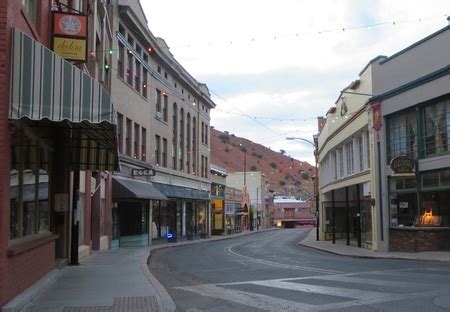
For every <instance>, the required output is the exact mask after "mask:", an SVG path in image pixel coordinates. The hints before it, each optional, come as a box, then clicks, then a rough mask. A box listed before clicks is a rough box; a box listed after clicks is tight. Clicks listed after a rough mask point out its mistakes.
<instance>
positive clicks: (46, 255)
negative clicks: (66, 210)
mask: <svg viewBox="0 0 450 312" xmlns="http://www.w3.org/2000/svg"><path fill="white" fill-rule="evenodd" d="M50 5H51V1H50V0H42V1H39V5H38V8H39V10H40V11H39V13H38V20H37V25H36V26H33V25H31V24H30V22H29V20H28V19H27V17H26V15H25V14H24V12H22V4H21V0H8V1H4V0H2V1H0V81H1V83H0V307H1V306H3V305H4V304H5V303H6V302H8V301H9V300H10V299H11V298H12V297H14V296H15V295H17V294H18V293H19V292H20V291H22V290H23V289H25V288H27V287H29V286H30V285H32V284H33V283H34V282H36V280H37V279H38V278H40V277H42V276H43V275H44V274H45V273H46V272H48V271H49V270H50V267H52V266H53V265H54V245H53V244H48V246H47V245H46V246H45V247H44V246H43V247H40V248H36V249H34V250H33V252H30V253H28V252H26V253H23V254H22V255H21V256H20V257H19V256H18V257H8V256H7V248H8V240H9V217H10V213H9V171H10V168H9V164H10V147H9V146H10V143H9V130H8V112H9V80H10V78H9V76H10V59H11V51H10V40H11V29H12V28H13V27H16V28H19V29H20V30H21V31H23V32H25V33H27V34H29V35H31V36H32V37H34V38H35V39H37V40H39V41H43V43H44V44H45V45H47V46H48V45H49V42H50V36H49V31H50V29H49V27H50V20H51V19H50V17H49V12H50ZM42 38H43V39H42ZM50 246H52V247H50Z"/></svg>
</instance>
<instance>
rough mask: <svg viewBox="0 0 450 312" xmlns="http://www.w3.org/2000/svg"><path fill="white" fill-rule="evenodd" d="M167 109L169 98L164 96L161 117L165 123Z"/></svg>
mask: <svg viewBox="0 0 450 312" xmlns="http://www.w3.org/2000/svg"><path fill="white" fill-rule="evenodd" d="M168 107H169V96H168V95H167V94H164V104H163V107H162V117H163V120H164V121H165V122H167V108H168Z"/></svg>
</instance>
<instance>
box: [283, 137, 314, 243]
mask: <svg viewBox="0 0 450 312" xmlns="http://www.w3.org/2000/svg"><path fill="white" fill-rule="evenodd" d="M318 139H319V137H318V135H314V142H312V141H310V140H307V139H304V138H299V137H287V138H286V140H291V141H294V140H298V141H302V142H305V143H308V144H310V145H312V146H313V147H314V160H315V162H316V164H315V165H316V179H315V181H314V192H315V195H316V196H315V197H316V239H317V240H319V176H318V167H317V162H318V161H317V160H318V157H319V142H318Z"/></svg>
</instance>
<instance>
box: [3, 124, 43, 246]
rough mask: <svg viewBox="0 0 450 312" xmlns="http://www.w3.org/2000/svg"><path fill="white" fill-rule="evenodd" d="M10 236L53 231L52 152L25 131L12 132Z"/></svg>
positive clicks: (27, 235)
mask: <svg viewBox="0 0 450 312" xmlns="http://www.w3.org/2000/svg"><path fill="white" fill-rule="evenodd" d="M11 141H12V142H11V143H12V145H11V171H10V200H11V202H10V205H11V206H10V207H11V214H10V236H9V239H10V240H12V241H15V240H19V241H20V239H22V238H26V237H29V236H32V235H37V234H44V233H48V232H49V203H48V198H49V192H48V190H49V187H48V185H49V152H48V151H47V150H46V149H45V148H44V147H43V146H40V143H38V142H36V141H33V140H31V139H30V138H28V137H27V136H26V135H25V134H24V133H23V132H22V131H17V132H15V133H14V134H13V135H12V136H11Z"/></svg>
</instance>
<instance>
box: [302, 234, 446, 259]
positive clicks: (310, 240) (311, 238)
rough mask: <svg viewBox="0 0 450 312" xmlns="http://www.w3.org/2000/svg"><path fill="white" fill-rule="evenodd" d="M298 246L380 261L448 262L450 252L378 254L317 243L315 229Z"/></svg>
mask: <svg viewBox="0 0 450 312" xmlns="http://www.w3.org/2000/svg"><path fill="white" fill-rule="evenodd" d="M298 244H299V245H302V246H305V247H310V248H314V249H318V250H322V251H326V252H330V253H333V254H337V255H341V256H350V257H357V258H381V259H401V260H419V261H442V262H450V251H429V252H411V253H410V252H378V251H372V250H368V249H365V248H358V247H356V246H347V245H346V241H345V240H336V244H333V243H332V241H317V240H316V231H315V229H313V230H311V231H310V232H309V234H308V236H307V237H306V238H305V239H304V240H302V241H300V242H299V243H298Z"/></svg>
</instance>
